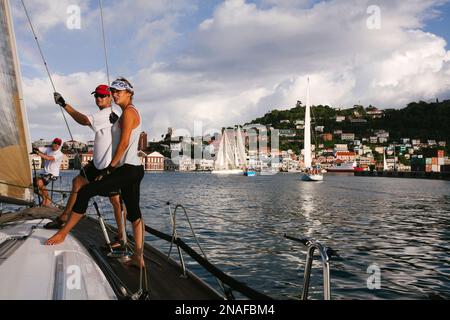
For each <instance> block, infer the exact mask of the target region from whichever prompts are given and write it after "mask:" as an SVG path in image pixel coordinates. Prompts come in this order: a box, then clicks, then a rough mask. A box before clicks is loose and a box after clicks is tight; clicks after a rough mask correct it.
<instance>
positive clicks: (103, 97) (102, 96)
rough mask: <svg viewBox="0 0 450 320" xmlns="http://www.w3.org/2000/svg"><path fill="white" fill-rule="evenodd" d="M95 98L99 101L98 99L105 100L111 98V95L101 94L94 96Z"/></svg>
mask: <svg viewBox="0 0 450 320" xmlns="http://www.w3.org/2000/svg"><path fill="white" fill-rule="evenodd" d="M94 97H95V99H97V98H101V99H105V98H106V97H109V94H99V93H96V94H95V95H94Z"/></svg>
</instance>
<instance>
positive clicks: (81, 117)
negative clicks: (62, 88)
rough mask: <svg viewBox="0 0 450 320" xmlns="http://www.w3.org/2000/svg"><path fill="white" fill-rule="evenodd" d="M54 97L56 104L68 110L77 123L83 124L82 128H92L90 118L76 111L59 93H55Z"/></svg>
mask: <svg viewBox="0 0 450 320" xmlns="http://www.w3.org/2000/svg"><path fill="white" fill-rule="evenodd" d="M53 95H54V97H55V103H56V104H58V105H60V106H61V107H63V108H64V110H66V111H67V113H68V114H70V116H71V117H72V118H73V120H75V121H76V122H77V123H79V124H81V125H82V126H90V125H91V122H90V121H89V119H88V117H87V116H86V115H84V114H83V113H81V112H78V111H77V110H75V109H74V108H73V107H72V106H71V105H69V104H67V103H66V101H65V100H64V98H63V97H62V96H61V95H60V94H59V93H58V92H55V93H54V94H53Z"/></svg>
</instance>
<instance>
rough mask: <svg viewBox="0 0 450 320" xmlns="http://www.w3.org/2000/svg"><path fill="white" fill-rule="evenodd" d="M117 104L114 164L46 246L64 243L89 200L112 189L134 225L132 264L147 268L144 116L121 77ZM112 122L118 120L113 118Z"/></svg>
mask: <svg viewBox="0 0 450 320" xmlns="http://www.w3.org/2000/svg"><path fill="white" fill-rule="evenodd" d="M110 89H111V93H112V95H113V98H114V102H115V103H116V104H117V105H118V106H120V108H121V109H122V116H121V117H120V119H119V120H118V121H115V123H114V125H113V128H112V150H113V157H112V160H111V164H110V165H109V166H108V167H107V168H106V169H104V170H102V172H101V174H100V175H99V176H98V177H97V179H96V181H94V182H90V183H89V184H88V185H86V186H84V187H83V188H81V190H80V191H79V193H78V197H77V200H76V202H75V204H74V206H73V209H72V214H71V216H70V220H69V221H68V222H67V224H66V225H65V226H64V227H63V228H62V229H61V230H60V231H58V232H57V233H56V234H55V235H54V236H53V237H51V238H50V239H48V240H47V241H46V243H45V244H46V245H56V244H59V243H62V242H63V241H64V239H65V238H66V236H67V234H68V233H69V232H70V230H72V228H73V227H75V225H76V224H77V223H78V222H79V221H80V220H81V218H82V217H83V215H84V214H85V213H86V210H87V207H88V203H89V199H90V198H92V197H94V196H96V195H98V194H101V192H107V191H110V190H116V189H120V190H121V195H122V199H123V201H124V203H125V207H126V209H127V219H128V220H129V221H130V222H131V223H132V226H133V233H134V239H135V249H134V256H133V257H132V259H131V261H130V265H132V266H137V267H139V268H143V267H144V256H143V240H144V239H143V237H144V223H143V221H142V215H141V210H140V206H139V199H140V184H141V181H142V179H143V177H144V167H143V166H142V164H141V161H140V160H139V157H138V155H137V153H138V142H139V134H140V132H141V117H140V115H139V112H138V111H137V109H136V108H135V106H134V105H133V104H132V102H133V96H134V89H133V86H132V85H131V84H130V82H129V81H128V80H126V79H125V78H119V79H117V80H115V81H113V83H112V84H111V86H110ZM111 120H112V122H114V120H116V119H111Z"/></svg>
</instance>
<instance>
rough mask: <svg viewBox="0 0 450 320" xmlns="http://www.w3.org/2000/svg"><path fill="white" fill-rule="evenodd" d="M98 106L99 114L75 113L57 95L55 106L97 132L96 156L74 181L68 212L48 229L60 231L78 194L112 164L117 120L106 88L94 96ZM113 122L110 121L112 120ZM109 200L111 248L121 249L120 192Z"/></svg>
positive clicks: (102, 86)
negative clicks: (112, 220)
mask: <svg viewBox="0 0 450 320" xmlns="http://www.w3.org/2000/svg"><path fill="white" fill-rule="evenodd" d="M92 94H94V97H95V103H96V105H97V107H98V108H99V109H100V111H98V112H96V113H94V114H92V115H85V114H83V113H80V112H78V111H76V110H75V109H74V108H73V107H72V106H70V105H69V104H67V103H66V102H65V100H64V98H63V97H62V96H61V95H60V94H59V93H56V92H55V102H56V103H57V104H59V105H60V106H61V107H63V108H64V109H65V110H66V111H67V113H69V114H70V116H71V117H72V118H73V119H74V120H75V121H76V122H78V123H79V124H81V125H83V126H89V127H90V128H91V129H92V130H93V131H94V132H95V140H94V156H93V161H92V162H89V163H88V164H87V165H86V166H85V167H84V168H83V169H82V170H81V171H80V174H79V175H78V176H76V177H75V178H74V179H73V181H72V193H71V195H70V197H69V199H68V201H67V205H66V208H65V209H64V211H63V213H62V214H61V215H60V216H59V217H58V218H57V220H56V221H53V222H49V223H48V224H47V225H46V226H45V227H46V228H47V229H60V228H61V227H63V226H64V224H65V223H66V222H67V221H68V219H69V215H70V213H71V212H72V207H73V205H74V204H75V201H76V199H77V192H78V191H79V190H80V189H81V188H82V187H83V186H85V185H86V184H88V183H89V182H93V181H95V179H96V178H97V177H98V175H99V174H100V173H101V171H102V170H103V169H105V168H107V167H108V166H109V164H110V162H111V160H112V146H111V143H112V137H111V127H112V122H113V121H114V120H117V119H118V116H117V115H116V114H115V113H112V109H111V104H112V98H111V93H110V91H109V87H108V86H107V85H99V86H98V87H97V88H96V89H95V91H94V92H92ZM110 118H111V120H110ZM104 196H108V197H109V199H110V201H111V204H112V206H113V208H114V216H115V218H116V222H117V229H118V233H119V236H118V239H117V241H116V242H115V243H113V244H112V246H113V248H117V247H120V246H121V241H122V240H123V234H122V230H123V229H122V225H123V222H122V211H121V204H120V195H119V190H115V191H114V192H112V193H109V194H105V195H104Z"/></svg>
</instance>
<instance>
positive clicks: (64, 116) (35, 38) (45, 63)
mask: <svg viewBox="0 0 450 320" xmlns="http://www.w3.org/2000/svg"><path fill="white" fill-rule="evenodd" d="M20 1H21V2H22V6H23V9H24V10H25V14H26V16H27V19H28V24H29V25H30V28H31V32H32V33H33V36H34V40H35V41H36V44H37V47H38V49H39V53H40V55H41V58H42V61H43V63H44V66H45V70H46V71H47V75H48V78H49V79H50V82H51V84H52V88H53V92H56V88H55V83H54V82H53V79H52V76H51V74H50V71H49V69H48V65H47V61H46V60H45V57H44V53H43V52H42V49H41V45H40V44H39V40H38V38H37V36H36V32H35V31H34V28H33V24H32V22H31V18H30V15H29V14H28V10H27V7H26V6H25V2H24V1H23V0H20ZM59 109H60V110H61V114H62V116H63V118H64V122H65V123H66V127H67V130H68V131H69V135H70V139H72V140H73V135H72V131H71V130H70V127H69V123H68V122H67V118H66V115H65V114H64V111H63V110H62V109H63V108H62V107H61V106H60V107H59ZM77 155H78V152H77Z"/></svg>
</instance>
